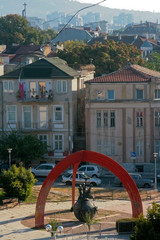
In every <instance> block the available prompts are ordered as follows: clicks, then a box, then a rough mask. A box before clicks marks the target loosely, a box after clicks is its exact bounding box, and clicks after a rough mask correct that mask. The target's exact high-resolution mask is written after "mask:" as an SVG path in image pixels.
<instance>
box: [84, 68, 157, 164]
mask: <svg viewBox="0 0 160 240" xmlns="http://www.w3.org/2000/svg"><path fill="white" fill-rule="evenodd" d="M85 124H86V148H87V150H92V151H96V152H100V153H102V154H105V155H107V156H109V157H111V158H113V159H114V160H116V161H117V162H119V163H120V164H123V163H151V162H153V160H154V158H153V153H154V152H157V153H158V159H159V157H160V154H159V153H160V73H159V72H155V71H152V70H149V69H146V68H143V67H140V66H138V65H130V64H128V65H127V66H125V67H124V68H123V69H122V70H120V71H116V72H113V73H110V74H108V75H106V76H102V77H97V78H94V79H92V80H89V81H87V82H86V103H85Z"/></svg>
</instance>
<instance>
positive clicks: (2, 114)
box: [0, 81, 4, 136]
mask: <svg viewBox="0 0 160 240" xmlns="http://www.w3.org/2000/svg"><path fill="white" fill-rule="evenodd" d="M0 83H1V103H2V113H1V120H2V136H3V135H4V117H3V116H4V99H3V82H2V81H0Z"/></svg>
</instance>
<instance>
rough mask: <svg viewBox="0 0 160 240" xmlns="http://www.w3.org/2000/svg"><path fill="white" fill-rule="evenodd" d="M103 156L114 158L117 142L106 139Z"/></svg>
mask: <svg viewBox="0 0 160 240" xmlns="http://www.w3.org/2000/svg"><path fill="white" fill-rule="evenodd" d="M103 151H104V152H103V154H105V155H107V156H114V155H115V141H114V140H113V139H112V140H111V139H109V140H108V139H104V148H103Z"/></svg>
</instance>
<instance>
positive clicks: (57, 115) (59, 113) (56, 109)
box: [53, 106, 64, 122]
mask: <svg viewBox="0 0 160 240" xmlns="http://www.w3.org/2000/svg"><path fill="white" fill-rule="evenodd" d="M63 115H64V114H63V106H53V121H54V122H63V121H64V117H63Z"/></svg>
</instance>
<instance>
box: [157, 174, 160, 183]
mask: <svg viewBox="0 0 160 240" xmlns="http://www.w3.org/2000/svg"><path fill="white" fill-rule="evenodd" d="M157 181H158V182H160V173H158V174H157Z"/></svg>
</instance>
